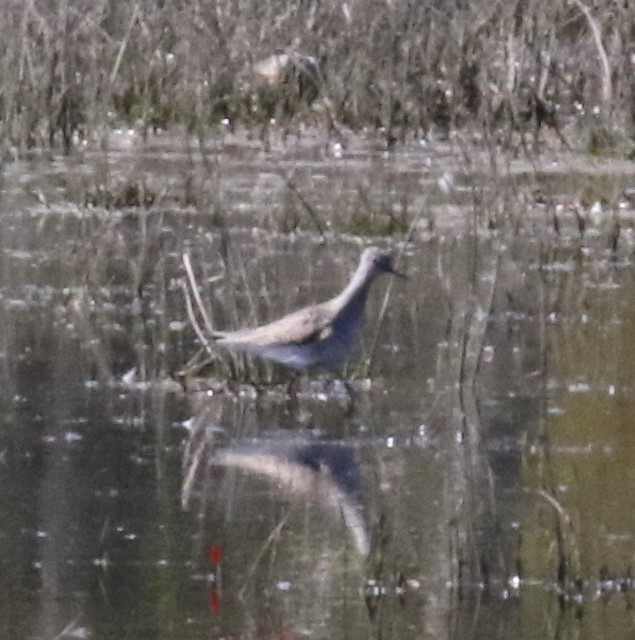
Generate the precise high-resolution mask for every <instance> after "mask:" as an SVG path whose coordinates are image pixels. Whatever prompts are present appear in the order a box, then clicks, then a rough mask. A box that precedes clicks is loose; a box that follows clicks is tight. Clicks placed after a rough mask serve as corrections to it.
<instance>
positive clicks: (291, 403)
mask: <svg viewBox="0 0 635 640" xmlns="http://www.w3.org/2000/svg"><path fill="white" fill-rule="evenodd" d="M299 387H300V376H299V375H298V374H297V373H295V372H294V373H292V374H291V376H290V377H289V383H288V384H287V403H288V407H289V413H290V414H291V415H295V414H296V413H297V412H298V388H299Z"/></svg>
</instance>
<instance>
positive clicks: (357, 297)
mask: <svg viewBox="0 0 635 640" xmlns="http://www.w3.org/2000/svg"><path fill="white" fill-rule="evenodd" d="M372 281H373V275H372V274H371V273H369V272H368V271H367V270H366V269H358V270H357V271H356V272H355V273H354V274H353V277H352V278H351V280H350V282H349V283H348V284H347V285H346V287H344V290H343V291H342V292H341V293H340V294H339V295H338V296H337V297H336V298H335V301H336V307H337V309H338V310H340V311H343V310H344V309H346V308H356V309H358V310H359V311H361V310H362V309H363V308H364V305H365V303H366V298H367V297H368V291H369V289H370V285H371V283H372Z"/></svg>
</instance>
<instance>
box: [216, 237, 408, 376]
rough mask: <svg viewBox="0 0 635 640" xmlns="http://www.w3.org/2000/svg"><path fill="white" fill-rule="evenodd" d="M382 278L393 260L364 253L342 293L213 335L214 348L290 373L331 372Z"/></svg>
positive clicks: (391, 269) (377, 251)
mask: <svg viewBox="0 0 635 640" xmlns="http://www.w3.org/2000/svg"><path fill="white" fill-rule="evenodd" d="M382 273H393V274H395V275H400V276H401V275H402V274H400V273H399V272H397V271H395V268H394V266H393V258H392V256H391V255H390V254H389V253H386V252H384V251H381V250H380V249H378V248H377V247H369V248H368V249H365V250H364V252H363V253H362V255H361V258H360V261H359V266H358V267H357V269H356V271H355V273H354V274H353V276H352V277H351V279H350V281H349V283H348V284H347V285H346V287H345V288H344V290H343V291H342V292H341V293H340V294H339V295H337V296H335V297H334V298H331V299H330V300H327V301H326V302H322V303H320V304H316V305H313V306H310V307H305V308H303V309H299V310H298V311H294V312H292V313H290V314H288V315H286V316H283V317H282V318H280V319H279V320H276V321H274V322H271V323H269V324H265V325H262V326H260V327H255V328H253V329H240V330H238V331H218V332H215V333H214V335H213V336H212V337H213V338H214V340H216V342H217V344H219V345H222V346H224V347H227V348H229V349H231V350H232V351H237V352H243V353H250V354H254V355H257V356H259V357H261V358H264V359H266V360H271V361H272V362H277V363H278V364H281V365H284V366H286V367H289V368H291V369H297V370H304V369H312V368H322V367H332V366H335V365H337V364H339V363H340V362H342V361H343V360H344V359H345V358H346V357H347V356H348V354H349V353H350V351H351V349H352V347H353V345H354V342H355V339H356V337H357V334H358V332H359V329H360V327H361V325H362V319H363V315H364V307H365V305H366V298H367V297H368V291H369V290H370V286H371V284H372V282H373V281H374V280H375V278H376V277H377V276H378V275H380V274H382Z"/></svg>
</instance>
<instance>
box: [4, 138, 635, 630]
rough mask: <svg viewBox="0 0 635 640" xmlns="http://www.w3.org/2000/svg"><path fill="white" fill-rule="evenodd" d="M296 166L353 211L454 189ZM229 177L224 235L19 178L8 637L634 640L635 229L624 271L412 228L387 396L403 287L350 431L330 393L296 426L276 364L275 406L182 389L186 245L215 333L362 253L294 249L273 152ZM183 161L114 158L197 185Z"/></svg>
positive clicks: (11, 289)
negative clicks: (71, 197) (362, 203)
mask: <svg viewBox="0 0 635 640" xmlns="http://www.w3.org/2000/svg"><path fill="white" fill-rule="evenodd" d="M175 149H176V150H175ZM298 149H299V150H298ZM295 153H296V156H297V157H295V156H294V155H293V153H291V152H287V153H286V155H285V154H282V153H278V155H275V153H274V160H275V161H276V162H280V161H281V158H282V159H283V160H284V161H285V162H288V166H289V168H293V169H294V170H295V171H296V172H300V173H301V172H302V171H305V172H306V176H307V178H306V179H307V180H308V179H309V177H312V176H314V174H316V175H317V176H318V177H317V180H316V184H318V185H319V184H324V185H325V189H327V190H328V185H332V184H333V182H332V181H335V184H337V185H339V186H338V187H337V188H338V189H341V190H342V193H347V194H349V195H350V194H351V193H352V192H354V191H355V190H356V189H357V191H358V192H359V189H358V187H359V181H360V180H361V179H362V178H361V177H360V176H363V178H364V180H366V181H367V182H368V183H370V184H373V183H374V181H373V177H374V175H373V173H372V171H373V168H375V169H374V170H376V171H377V176H375V177H377V180H376V182H375V183H374V186H373V189H371V190H370V191H369V193H370V195H371V196H372V197H375V196H377V193H379V194H380V196H381V198H384V199H387V200H390V195H389V192H386V189H385V188H384V187H385V185H386V184H387V183H388V182H390V181H392V182H393V183H394V184H397V182H395V181H396V180H397V179H396V178H394V175H393V174H392V173H391V172H392V171H393V169H394V171H395V172H396V173H397V174H399V175H400V176H401V177H400V178H399V180H401V182H398V184H399V190H400V191H404V190H405V191H406V192H408V190H410V191H409V193H407V194H406V195H407V197H408V202H409V203H419V204H416V205H413V206H414V208H415V209H416V207H419V206H423V205H422V204H421V202H422V201H423V200H426V201H427V197H428V196H426V197H425V198H424V196H423V195H422V191H421V185H422V184H428V183H432V184H436V183H435V180H436V174H435V171H436V172H437V173H442V172H443V170H444V167H445V168H447V167H451V166H453V165H452V162H451V161H450V160H449V159H448V155H447V150H443V149H441V150H439V153H438V156H435V161H434V163H433V165H432V168H431V169H429V171H430V174H431V175H429V176H427V178H426V180H427V182H426V180H424V178H425V176H424V175H423V172H422V170H421V169H417V166H418V165H417V162H419V163H420V164H424V165H425V162H424V161H425V157H427V155H426V154H428V153H431V154H433V151H429V150H426V151H425V152H422V151H417V149H416V148H413V149H408V150H407V152H404V154H403V156H402V157H401V160H400V156H399V155H395V156H393V157H391V158H390V159H386V158H383V156H382V154H381V153H379V152H373V151H372V149H370V150H369V149H368V148H366V147H364V146H363V145H360V148H359V149H358V148H354V149H349V150H347V151H346V153H348V154H349V155H348V157H346V158H345V160H346V162H345V163H342V164H339V165H337V164H336V163H333V161H332V160H328V159H327V160H325V159H324V157H323V156H322V155H320V153H319V152H318V151H316V150H315V148H312V147H309V148H303V147H298V148H296V151H295ZM417 153H419V154H423V156H422V155H419V156H418V155H417ZM117 154H119V155H117ZM226 154H227V155H226V156H223V155H220V156H219V158H218V159H217V160H218V163H219V167H221V169H219V171H220V173H222V176H221V177H218V176H217V178H215V179H216V180H218V182H217V183H216V184H220V185H221V186H222V189H221V195H220V196H219V199H220V202H222V203H223V206H224V207H225V214H224V216H225V217H224V224H223V226H220V227H219V224H218V217H217V216H214V215H210V213H212V211H211V209H212V208H213V207H212V205H210V208H208V207H206V206H201V207H199V208H196V207H189V208H183V207H180V206H177V204H175V203H171V204H170V206H168V204H169V203H168V202H167V200H166V202H164V205H165V206H160V207H159V206H158V207H155V208H151V209H149V210H148V211H147V212H144V211H139V210H137V209H127V210H110V211H106V210H103V209H100V208H98V207H94V208H86V207H82V206H77V205H73V204H70V203H69V202H68V201H66V200H65V199H64V198H65V195H67V194H68V193H69V189H70V187H69V184H70V185H71V186H72V185H73V184H78V183H79V181H80V177H81V175H89V176H93V175H96V174H97V173H98V170H99V167H98V164H97V162H96V161H95V159H94V158H92V157H87V159H85V161H84V163H81V162H78V161H77V160H74V161H73V162H72V163H71V164H70V165H69V164H68V163H67V162H64V161H61V160H55V161H53V162H44V161H42V160H39V161H37V162H33V163H32V164H30V165H26V164H23V165H20V166H19V165H11V166H10V167H8V168H7V169H6V171H5V175H4V178H3V185H2V187H3V189H2V194H1V195H2V200H0V242H1V247H0V249H1V254H0V320H1V322H0V327H1V331H0V341H1V342H0V376H1V381H2V384H1V385H0V403H1V406H2V413H1V415H2V429H0V511H1V517H0V546H1V547H2V553H1V554H0V563H1V570H0V575H1V576H2V578H1V580H2V589H0V634H1V635H2V637H7V638H54V637H87V636H92V637H95V638H122V637H132V638H144V637H159V636H160V637H162V638H180V639H181V638H183V639H187V638H203V637H204V638H209V637H247V638H251V637H254V638H261V637H297V636H305V635H306V636H310V637H318V638H321V637H324V638H333V637H352V638H358V637H359V638H367V637H369V636H372V637H380V636H381V637H384V638H410V637H412V638H420V637H435V638H436V637H452V638H488V639H492V638H501V639H502V638H522V639H523V640H524V639H531V638H538V637H540V638H544V637H554V638H557V637H569V636H576V637H577V636H579V637H584V638H586V637H589V638H591V637H611V638H618V639H619V638H625V639H626V638H631V637H632V633H633V626H634V625H633V614H632V600H633V584H632V574H631V571H632V565H633V561H634V560H635V544H634V543H635V540H634V538H635V515H634V514H635V502H634V501H635V498H634V495H635V494H634V492H633V491H632V487H633V486H635V476H634V474H635V471H634V467H633V464H632V460H633V459H634V456H635V437H634V435H633V434H634V431H633V426H632V415H633V406H632V404H633V402H632V400H631V398H632V397H633V391H634V389H633V386H634V384H635V382H634V380H635V378H634V376H633V365H632V363H633V361H634V356H635V353H633V350H635V333H634V331H635V326H634V325H633V323H634V321H633V320H632V318H633V317H635V314H634V313H633V300H635V282H634V279H633V267H632V262H631V255H632V250H631V248H630V246H629V243H628V238H629V236H628V234H627V233H626V232H624V236H623V239H624V241H623V242H622V243H621V244H620V246H619V247H618V250H617V252H610V251H608V250H607V248H606V247H607V246H608V245H607V241H606V235H603V231H601V230H598V232H597V233H596V234H587V236H586V237H584V238H579V237H578V235H577V234H576V233H571V234H569V235H567V234H562V233H561V235H560V236H557V235H555V234H554V233H553V232H552V231H551V229H548V230H545V232H544V234H541V233H534V231H535V229H536V227H533V228H532V227H531V225H529V224H527V225H526V226H524V227H523V229H521V231H520V232H519V233H517V234H516V235H512V234H506V235H499V236H498V237H495V236H492V235H489V236H488V235H487V234H481V235H480V236H479V237H478V238H477V239H474V238H470V236H469V234H468V233H467V231H469V228H470V224H465V225H461V226H460V228H456V229H455V232H450V231H448V230H447V229H445V230H442V229H438V230H436V231H434V230H433V231H432V232H431V231H430V230H428V231H426V232H423V231H420V232H417V233H415V235H414V237H413V240H412V242H411V243H409V244H408V245H407V246H406V247H405V251H404V255H403V257H402V260H401V263H400V268H402V269H403V270H405V271H407V272H408V274H409V276H410V279H409V280H408V281H405V282H401V281H397V280H395V281H394V282H393V283H392V284H391V287H392V288H391V297H390V306H389V310H388V313H387V314H386V317H385V320H384V322H383V323H382V325H381V328H380V331H379V334H378V336H379V337H378V340H377V345H376V348H375V351H374V354H373V361H372V367H371V369H370V378H368V379H367V378H366V377H364V376H362V377H361V378H360V377H359V372H360V369H359V367H358V366H356V365H358V363H359V362H360V361H361V360H363V358H364V356H367V355H368V354H369V351H370V349H371V345H372V343H373V338H374V335H375V332H376V329H377V322H376V318H377V316H378V313H379V309H380V307H381V303H382V297H383V294H384V292H385V290H386V287H387V286H388V284H389V281H388V280H387V279H384V280H382V281H380V282H379V283H378V284H377V286H376V287H375V291H374V292H373V296H372V299H371V300H370V303H369V307H368V309H367V325H366V328H365V332H364V336H363V337H364V339H363V346H362V349H361V352H360V353H359V354H358V356H357V357H356V358H355V359H354V361H353V362H352V363H351V365H349V367H348V369H347V376H352V377H353V383H352V384H353V387H354V389H355V403H354V406H351V404H350V401H349V398H348V396H347V394H346V392H345V389H344V388H343V385H342V384H341V383H339V382H337V381H335V382H331V381H330V380H329V379H326V378H324V377H323V378H318V379H317V380H313V381H311V382H308V381H304V382H303V383H302V385H301V389H300V394H299V407H297V408H292V407H290V406H289V402H288V399H287V397H286V395H285V392H284V386H280V385H278V386H274V387H271V386H270V385H269V384H268V380H269V379H270V372H268V371H263V370H259V371H257V372H254V370H253V369H250V370H249V371H248V373H249V375H250V376H254V375H258V376H260V378H259V380H261V382H262V383H263V384H262V385H257V386H254V385H250V384H236V385H234V386H232V389H233V390H234V392H233V393H218V392H216V393H214V392H212V391H210V390H207V391H200V392H198V393H197V392H195V391H192V390H190V391H189V392H187V393H184V392H183V390H182V388H181V385H180V384H179V383H178V382H176V381H175V379H174V374H175V372H177V371H178V370H179V369H180V368H181V367H182V366H183V365H184V364H185V363H186V362H187V361H188V359H189V358H190V357H191V356H192V355H193V354H194V353H195V351H196V349H197V346H196V341H195V338H194V335H193V334H192V333H191V332H190V330H189V329H187V328H184V327H185V324H186V320H187V316H186V313H185V306H184V302H183V296H182V292H181V288H180V286H179V284H178V281H177V278H179V277H181V274H182V270H181V265H180V256H181V253H182V252H183V251H184V250H187V251H188V252H190V254H191V255H192V260H193V263H194V265H195V269H196V271H197V277H198V278H199V282H200V283H201V286H202V287H203V290H204V297H205V299H206V300H210V301H211V308H212V309H213V313H214V322H215V324H216V326H218V327H226V326H230V327H233V326H238V325H240V324H241V323H243V322H246V323H255V322H262V321H265V320H268V319H272V318H274V317H276V316H277V315H279V314H280V313H281V312H283V311H288V310H291V309H293V308H295V307H296V306H298V305H301V304H305V303H309V302H312V301H317V300H320V299H323V298H325V297H328V296H329V295H331V294H333V293H334V292H336V291H338V289H339V288H340V287H341V286H342V285H343V284H344V283H345V281H346V278H347V276H348V274H349V273H350V271H351V270H352V269H353V268H354V266H355V265H356V262H357V258H358V255H359V252H360V247H361V246H362V245H361V243H360V241H359V239H358V238H356V237H354V236H353V235H339V234H337V233H335V232H333V231H331V232H330V233H328V234H327V240H326V242H323V241H322V240H321V239H320V237H319V235H318V234H316V233H315V232H311V231H310V230H308V229H307V230H305V231H302V232H296V233H293V234H286V233H280V228H278V224H279V220H277V216H279V215H281V214H280V212H281V211H283V212H284V211H286V210H288V207H289V203H288V202H286V203H285V198H288V197H289V195H288V193H287V192H286V191H285V189H284V188H283V186H284V185H283V182H281V179H280V174H279V172H278V171H277V170H276V169H273V170H272V168H271V167H272V160H271V157H270V156H267V154H264V153H263V152H261V151H259V150H258V149H257V148H256V147H255V146H254V147H253V148H252V147H251V146H249V145H247V144H242V145H236V146H232V147H231V148H228V149H227V151H226ZM186 157H187V154H185V153H182V152H181V151H179V149H178V148H176V147H168V148H166V149H160V150H157V149H155V150H151V151H148V153H147V154H146V155H144V156H140V155H132V154H129V152H123V151H121V152H117V153H115V152H113V154H112V155H111V156H110V159H111V161H112V162H113V165H115V164H116V165H117V167H118V170H120V171H122V172H125V171H128V170H130V168H131V167H134V168H135V170H138V171H141V169H139V167H140V166H142V167H143V172H145V173H144V175H146V176H147V179H148V180H151V179H154V180H157V179H158V175H159V174H158V173H157V172H161V174H160V175H161V176H163V177H164V179H165V180H166V183H169V182H170V181H173V183H174V184H180V183H179V180H180V176H182V175H184V174H186V173H187V171H188V166H190V165H188V162H187V160H186ZM307 158H308V159H307ZM400 162H401V164H400ZM444 162H445V163H446V164H445V165H444V164H443V163H444ZM389 165H390V166H391V167H392V168H393V169H389V168H387V167H388V166H389ZM193 171H195V172H196V171H200V166H199V165H198V164H195V165H194V169H193ZM426 171H428V170H426ZM389 174H390V178H388V177H387V176H389ZM296 175H298V174H296ZM426 175H427V174H426ZM166 176H167V177H166ZM91 179H92V178H91ZM422 180H423V181H424V182H422ZM321 181H322V182H321ZM625 182H626V183H628V178H625ZM274 183H275V184H274ZM254 184H255V185H256V186H255V187H254V186H253V185H254ZM304 184H305V182H300V183H299V185H300V186H302V185H304ZM342 185H344V186H342ZM56 188H57V189H58V191H55V189H56ZM554 190H556V189H554ZM34 193H35V194H37V193H41V195H43V196H44V197H43V198H42V197H40V200H41V202H37V198H36V197H34ZM439 194H441V191H440V192H439ZM439 194H437V196H436V197H439V198H440V195H439ZM311 195H312V197H314V198H315V199H316V201H320V200H319V198H320V196H319V190H316V191H315V192H314V193H313V192H312V194H311ZM380 196H377V197H380ZM430 197H432V196H430ZM351 198H352V196H351ZM42 200H43V202H42ZM322 202H325V203H327V204H328V206H331V201H330V200H327V199H326V196H325V198H324V199H323V200H322ZM346 202H348V201H345V203H346ZM351 202H352V199H351ZM372 202H374V203H375V204H376V206H377V211H378V212H381V210H382V207H383V204H381V201H380V200H373V201H372ZM457 202H458V197H457V199H455V200H454V202H453V203H452V207H449V209H448V210H450V209H451V211H452V213H451V214H450V215H451V216H454V217H455V219H456V216H457V209H456V205H457ZM254 203H258V207H259V209H258V211H257V212H256V213H254ZM267 204H268V205H269V206H267ZM294 206H295V205H294ZM347 206H349V205H347ZM409 206H410V205H409ZM350 210H352V205H350ZM413 210H414V209H413ZM346 211H347V209H346V207H344V209H343V210H342V213H341V214H340V215H341V216H342V217H343V216H344V215H345V214H346ZM232 214H235V217H232ZM321 214H323V215H326V213H325V210H322V212H321ZM303 215H304V216H306V211H304V212H303ZM436 218H437V219H438V218H439V215H438V214H436ZM228 221H229V224H228ZM232 222H235V224H232ZM382 224H383V223H382ZM448 224H449V223H448ZM256 225H259V226H260V228H259V229H257V228H256ZM310 226H311V222H310V221H309V222H308V223H307V224H306V226H305V228H308V227H310ZM449 226H450V227H451V225H449ZM624 226H625V227H626V224H625V225H624ZM373 242H377V243H380V244H383V245H387V246H388V245H390V242H388V241H387V240H382V239H376V240H373ZM397 244H398V243H397ZM224 258H225V259H226V260H224ZM217 276H221V277H220V278H216V277H217ZM222 371H226V369H217V370H216V373H217V374H218V375H220V373H219V372H222ZM208 386H212V387H213V386H214V385H208ZM323 447H326V448H327V449H326V451H328V452H330V453H324V452H325V449H324V448H323ZM333 452H335V453H333ZM367 546H370V548H371V553H370V558H369V559H367V558H366V557H365V551H366V550H367V549H366V548H367Z"/></svg>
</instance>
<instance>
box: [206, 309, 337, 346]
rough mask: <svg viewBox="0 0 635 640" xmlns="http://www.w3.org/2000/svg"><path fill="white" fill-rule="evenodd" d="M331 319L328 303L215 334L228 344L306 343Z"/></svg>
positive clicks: (316, 336)
mask: <svg viewBox="0 0 635 640" xmlns="http://www.w3.org/2000/svg"><path fill="white" fill-rule="evenodd" d="M332 319H333V313H332V312H331V310H330V308H329V306H328V303H323V304H318V305H315V306H313V307H307V308H306V309H300V310H298V311H294V312H293V313H290V314H288V315H286V316H283V317H282V318H280V319H279V320H275V321H274V322H270V323H269V324H265V325H262V326H260V327H255V328H253V329H240V330H238V331H229V332H226V333H220V332H219V333H217V334H216V337H217V339H218V341H219V343H221V344H225V345H227V346H228V347H231V346H236V347H238V346H241V345H242V346H244V347H247V345H250V346H253V347H255V348H258V347H267V346H271V345H281V344H306V343H307V342H311V341H312V340H315V339H317V338H318V337H319V336H320V334H322V333H323V332H324V331H328V329H329V327H330V325H331V322H332Z"/></svg>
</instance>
